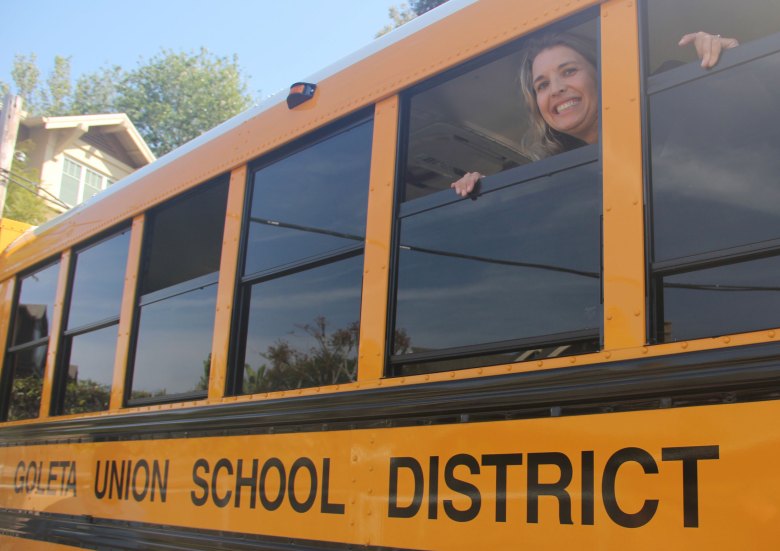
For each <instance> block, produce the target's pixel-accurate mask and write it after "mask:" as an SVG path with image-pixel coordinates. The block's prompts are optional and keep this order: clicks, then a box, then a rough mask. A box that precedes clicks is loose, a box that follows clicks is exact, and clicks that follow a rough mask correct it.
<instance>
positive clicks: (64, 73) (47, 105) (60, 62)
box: [40, 55, 71, 117]
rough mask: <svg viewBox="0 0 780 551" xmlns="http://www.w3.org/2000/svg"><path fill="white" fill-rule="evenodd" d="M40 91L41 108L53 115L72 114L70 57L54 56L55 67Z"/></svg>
mask: <svg viewBox="0 0 780 551" xmlns="http://www.w3.org/2000/svg"><path fill="white" fill-rule="evenodd" d="M46 84H47V86H46V87H45V88H42V89H41V91H40V101H41V107H40V110H41V111H42V112H43V113H46V114H47V115H49V116H52V117H58V116H62V115H68V114H70V112H71V111H70V101H71V99H70V98H71V84H70V58H69V57H62V56H59V55H57V56H54V68H53V69H52V70H51V73H49V78H48V79H46Z"/></svg>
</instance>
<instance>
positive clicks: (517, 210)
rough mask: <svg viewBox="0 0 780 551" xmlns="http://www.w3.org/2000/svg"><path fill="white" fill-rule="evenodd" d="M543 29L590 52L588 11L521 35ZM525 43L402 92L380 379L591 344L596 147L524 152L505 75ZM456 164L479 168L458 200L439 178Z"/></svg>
mask: <svg viewBox="0 0 780 551" xmlns="http://www.w3.org/2000/svg"><path fill="white" fill-rule="evenodd" d="M551 32H557V33H567V34H572V35H576V36H577V37H578V38H579V39H581V41H583V42H588V43H590V44H592V48H593V53H594V55H596V51H597V50H596V36H597V22H596V19H595V18H594V13H593V12H587V13H585V14H582V15H581V16H578V17H575V18H572V19H570V20H568V21H565V22H563V23H560V24H558V25H555V26H554V27H551V28H549V29H545V31H543V32H541V33H537V34H536V35H535V36H533V37H530V38H531V39H538V38H540V36H542V35H543V34H547V33H551ZM528 44H529V43H528V42H527V39H523V40H520V41H518V42H516V43H514V44H511V45H509V46H507V47H505V48H503V49H501V50H499V51H497V52H494V53H493V54H490V55H488V56H485V57H484V58H483V59H480V60H477V61H475V62H472V63H469V64H467V65H465V66H463V67H461V68H458V69H457V70H455V71H452V72H451V73H450V74H447V75H445V76H443V77H439V78H436V79H434V80H432V81H431V82H428V83H424V84H423V85H421V86H419V87H418V88H417V89H415V90H413V91H411V92H410V93H409V94H408V95H407V96H406V98H405V103H404V105H405V110H404V113H405V120H404V129H403V130H402V139H403V142H402V155H403V157H402V158H403V159H404V162H403V165H402V171H401V174H400V180H401V182H402V186H401V190H400V197H399V202H400V205H399V208H398V218H397V223H396V247H395V250H396V258H397V263H396V269H395V286H394V301H393V312H392V325H391V330H390V334H389V340H390V342H391V346H390V373H389V374H391V375H405V374H415V373H423V372H429V371H437V370H445V369H459V368H466V367H474V366H480V365H490V364H497V363H512V362H517V361H527V360H531V359H535V358H545V357H554V356H560V355H567V354H577V353H582V352H585V351H593V350H597V349H598V347H599V339H600V326H601V253H600V247H601V241H600V214H601V175H600V170H601V169H600V162H599V149H598V145H597V144H593V145H586V144H584V143H583V144H578V145H581V147H574V146H572V147H571V148H570V150H568V151H565V152H561V153H559V154H554V155H550V156H548V157H547V158H544V159H542V160H538V161H533V162H532V157H531V156H530V155H529V154H527V152H526V148H525V147H524V140H525V139H526V136H527V135H528V132H529V129H530V127H531V126H532V120H531V116H530V115H529V111H528V110H527V109H525V108H524V103H523V99H522V95H521V93H520V90H519V84H518V72H519V68H520V63H521V61H520V60H521V59H522V56H523V53H524V47H527V45H528ZM596 64H597V58H596ZM593 70H594V71H595V72H596V78H598V77H597V75H598V73H597V68H593ZM596 85H597V82H596ZM595 99H596V102H598V98H595ZM467 172H480V173H481V174H483V175H485V176H486V177H484V178H482V180H481V182H480V184H479V188H478V189H477V190H476V191H475V192H474V193H472V195H471V197H468V198H461V197H460V196H458V195H456V194H455V193H454V191H453V190H452V189H450V184H451V183H452V182H454V181H455V180H457V179H458V178H460V177H461V176H462V175H463V174H464V173H467Z"/></svg>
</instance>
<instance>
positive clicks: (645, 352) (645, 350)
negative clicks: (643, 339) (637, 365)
mask: <svg viewBox="0 0 780 551" xmlns="http://www.w3.org/2000/svg"><path fill="white" fill-rule="evenodd" d="M648 352H649V350H648V348H647V347H646V346H643V347H642V354H647V353H648Z"/></svg>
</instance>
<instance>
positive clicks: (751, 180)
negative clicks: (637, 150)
mask: <svg viewBox="0 0 780 551" xmlns="http://www.w3.org/2000/svg"><path fill="white" fill-rule="evenodd" d="M645 10H646V21H647V26H646V29H645V33H646V41H645V44H646V48H645V50H646V54H647V59H648V64H647V65H648V70H649V74H648V77H647V82H646V89H647V106H648V114H649V120H648V129H649V138H648V140H647V145H648V147H649V153H650V175H649V176H650V177H649V199H650V211H649V212H650V213H651V220H650V222H651V226H650V227H651V235H650V247H649V250H650V270H651V291H652V299H653V300H652V304H653V313H654V322H653V324H652V335H651V337H652V338H653V339H654V340H656V341H662V342H664V341H676V340H685V339H692V338H699V337H711V336H717V335H722V334H727V333H737V332H743V331H751V330H756V329H762V328H768V327H778V326H780V283H778V282H780V260H779V259H780V216H778V212H780V185H778V180H777V174H778V173H780V161H779V160H778V155H777V150H778V149H779V148H780V126H778V125H777V124H776V122H775V121H776V120H778V118H779V117H780V107H778V102H777V98H776V95H777V93H776V91H777V90H778V88H779V87H780V12H779V11H778V10H777V5H776V2H773V1H769V0H749V1H746V2H743V3H734V2H709V1H707V2H705V1H703V0H675V1H674V2H672V1H667V0H648V1H647V2H646V4H645ZM702 29H704V30H706V31H708V32H712V33H717V34H721V35H722V36H724V37H734V38H737V39H738V40H739V41H740V43H741V44H740V45H739V46H738V47H736V48H733V49H729V50H726V51H724V53H723V55H722V56H721V59H720V61H719V63H718V64H717V65H716V66H715V67H714V68H712V69H709V70H705V69H702V68H701V66H700V64H699V62H698V60H697V59H696V56H695V50H694V49H693V48H691V47H689V48H687V49H681V48H679V47H678V46H677V42H678V41H679V38H680V36H682V35H683V34H685V32H687V31H698V30H702ZM685 56H688V57H685ZM669 58H672V59H675V60H676V61H675V62H674V63H671V64H670V63H667V60H668V59H669ZM686 61H687V63H685V62H686Z"/></svg>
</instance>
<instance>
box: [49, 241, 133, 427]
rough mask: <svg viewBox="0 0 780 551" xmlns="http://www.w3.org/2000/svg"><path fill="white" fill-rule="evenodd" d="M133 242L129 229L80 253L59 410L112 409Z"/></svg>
mask: <svg viewBox="0 0 780 551" xmlns="http://www.w3.org/2000/svg"><path fill="white" fill-rule="evenodd" d="M129 244H130V230H129V229H127V230H124V231H122V232H121V233H119V234H116V235H113V236H111V237H108V238H106V239H103V240H101V241H99V242H98V243H94V244H91V245H89V246H87V247H85V248H83V249H80V250H78V251H76V252H75V254H74V259H73V275H72V278H71V291H70V297H69V302H68V304H69V307H68V313H67V317H66V320H65V321H64V324H63V325H64V328H65V331H64V333H63V339H62V341H61V347H62V350H61V359H60V362H59V363H58V373H57V391H56V392H55V398H54V399H53V401H52V402H53V410H54V412H55V413H63V414H70V413H87V412H93V411H102V410H105V409H108V405H109V398H110V395H111V384H112V382H113V375H114V357H115V355H116V341H117V329H118V325H119V310H120V306H121V301H122V292H123V289H124V281H125V268H126V265H127V252H128V247H129Z"/></svg>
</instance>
